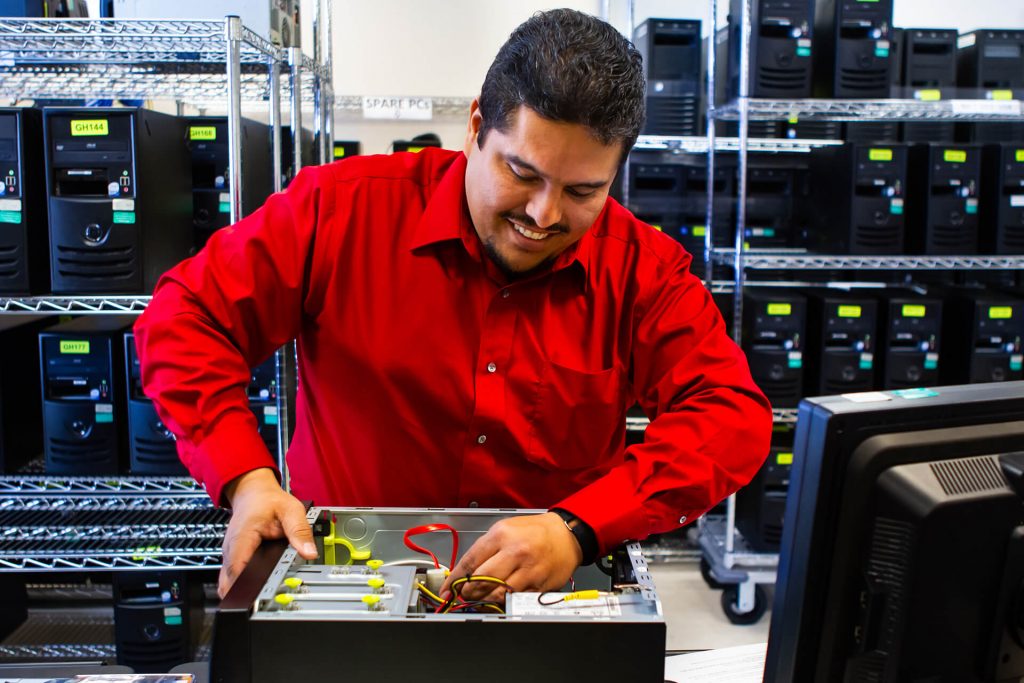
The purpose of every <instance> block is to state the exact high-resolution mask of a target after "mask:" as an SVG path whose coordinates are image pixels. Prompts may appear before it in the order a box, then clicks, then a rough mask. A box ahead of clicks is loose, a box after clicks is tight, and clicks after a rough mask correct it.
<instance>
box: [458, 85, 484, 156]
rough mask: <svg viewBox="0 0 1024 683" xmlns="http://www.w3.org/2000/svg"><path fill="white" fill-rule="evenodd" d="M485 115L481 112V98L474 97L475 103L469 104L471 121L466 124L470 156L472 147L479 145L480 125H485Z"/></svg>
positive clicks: (467, 148) (466, 147)
mask: <svg viewBox="0 0 1024 683" xmlns="http://www.w3.org/2000/svg"><path fill="white" fill-rule="evenodd" d="M483 121H484V117H483V114H481V113H480V99H479V98H477V97H474V98H473V103H472V104H470V105H469V121H468V122H467V124H466V146H465V149H464V150H463V151H465V153H466V156H469V154H470V152H471V151H472V148H474V147H476V146H477V138H478V137H479V135H480V126H481V125H483Z"/></svg>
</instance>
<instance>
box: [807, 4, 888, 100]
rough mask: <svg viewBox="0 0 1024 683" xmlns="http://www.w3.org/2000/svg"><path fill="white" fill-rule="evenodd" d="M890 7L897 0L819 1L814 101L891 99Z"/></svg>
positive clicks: (816, 17)
mask: <svg viewBox="0 0 1024 683" xmlns="http://www.w3.org/2000/svg"><path fill="white" fill-rule="evenodd" d="M892 8H893V0H872V1H871V2H863V1H862V0H817V5H816V7H815V10H814V24H815V26H814V54H815V58H814V81H815V84H814V93H815V96H817V97H851V98H868V99H877V98H883V97H889V96H890V92H891V74H890V66H891V48H892V45H891V44H890V32H891V31H892Z"/></svg>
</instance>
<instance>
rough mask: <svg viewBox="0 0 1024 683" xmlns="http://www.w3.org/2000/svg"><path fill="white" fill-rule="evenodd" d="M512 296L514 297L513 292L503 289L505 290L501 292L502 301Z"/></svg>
mask: <svg viewBox="0 0 1024 683" xmlns="http://www.w3.org/2000/svg"><path fill="white" fill-rule="evenodd" d="M510 296H512V292H511V291H509V290H507V289H503V290H501V298H502V299H507V298H509V297H510Z"/></svg>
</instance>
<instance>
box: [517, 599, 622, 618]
mask: <svg viewBox="0 0 1024 683" xmlns="http://www.w3.org/2000/svg"><path fill="white" fill-rule="evenodd" d="M540 595H541V594H540V593H509V594H508V595H506V596H505V605H506V608H507V610H508V614H509V616H516V617H567V618H579V617H619V616H622V607H621V605H619V598H618V596H615V595H604V596H601V597H599V598H596V599H594V600H568V601H566V600H561V601H558V602H554V604H551V605H542V604H540V603H539V602H538V601H537V598H538V596H540ZM543 595H544V601H545V602H549V601H555V600H558V596H559V594H558V593H544V594H543Z"/></svg>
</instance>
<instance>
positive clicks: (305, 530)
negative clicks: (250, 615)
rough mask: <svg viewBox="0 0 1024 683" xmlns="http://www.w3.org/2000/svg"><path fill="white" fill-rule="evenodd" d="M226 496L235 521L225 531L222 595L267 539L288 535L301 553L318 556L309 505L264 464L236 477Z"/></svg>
mask: <svg viewBox="0 0 1024 683" xmlns="http://www.w3.org/2000/svg"><path fill="white" fill-rule="evenodd" d="M224 496H225V497H226V498H227V499H228V501H229V502H230V503H231V521H230V522H228V529H227V531H226V532H225V534H224V544H223V546H222V550H223V553H224V560H223V564H222V566H221V570H220V580H219V581H218V583H217V593H218V594H220V597H221V598H223V597H224V596H225V595H227V592H228V589H230V588H231V584H233V583H234V582H235V580H236V579H237V578H238V577H239V575H240V574H241V573H242V570H243V569H245V567H246V565H248V564H249V560H250V559H252V556H253V553H255V552H256V549H257V548H258V547H259V545H260V543H261V542H262V541H263V539H278V538H287V539H288V542H289V543H290V544H291V545H292V547H293V548H295V550H296V551H297V552H298V553H299V555H301V556H302V557H304V558H305V559H307V560H314V559H316V557H317V552H316V545H315V544H314V543H313V531H312V529H310V527H309V522H308V521H306V509H305V506H304V505H303V504H302V503H300V502H299V500H298V498H296V497H295V496H293V495H291V494H290V493H287V492H286V491H284V490H283V489H282V488H281V485H280V484H278V483H277V477H276V476H275V475H274V471H273V470H271V469H269V468H265V467H264V468H261V469H258V470H252V471H251V472H246V473H245V474H243V475H241V476H239V477H236V478H235V479H232V480H231V481H230V482H228V484H227V486H226V487H225V488H224Z"/></svg>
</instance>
